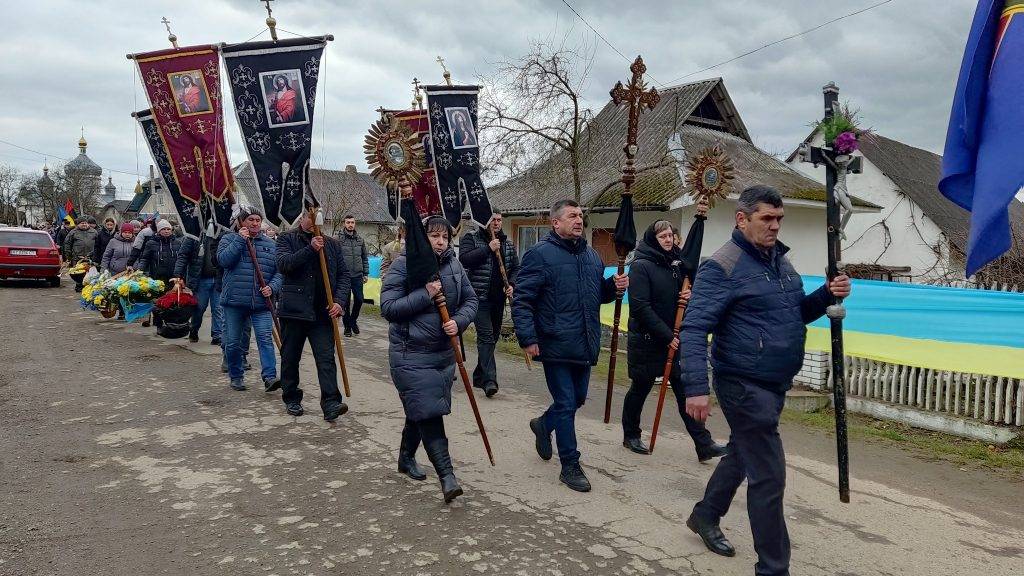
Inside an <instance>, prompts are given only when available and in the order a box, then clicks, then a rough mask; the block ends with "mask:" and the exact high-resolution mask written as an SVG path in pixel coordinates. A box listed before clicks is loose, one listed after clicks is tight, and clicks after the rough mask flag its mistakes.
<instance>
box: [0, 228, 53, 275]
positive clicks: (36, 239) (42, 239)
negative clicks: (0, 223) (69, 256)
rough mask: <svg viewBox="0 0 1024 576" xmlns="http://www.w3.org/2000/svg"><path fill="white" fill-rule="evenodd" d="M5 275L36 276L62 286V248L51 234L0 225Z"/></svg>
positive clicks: (0, 261) (0, 272)
mask: <svg viewBox="0 0 1024 576" xmlns="http://www.w3.org/2000/svg"><path fill="white" fill-rule="evenodd" d="M3 278H33V279H37V280H46V281H47V282H49V283H50V286H54V287H56V286H60V251H58V250H57V245H56V244H54V243H53V239H52V238H50V235H49V234H47V233H46V232H43V231H42V230H31V229H28V228H0V279H3Z"/></svg>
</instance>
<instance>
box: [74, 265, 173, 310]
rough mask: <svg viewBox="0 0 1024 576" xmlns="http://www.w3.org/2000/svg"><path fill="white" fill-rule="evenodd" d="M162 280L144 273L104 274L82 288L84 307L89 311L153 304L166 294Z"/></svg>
mask: <svg viewBox="0 0 1024 576" xmlns="http://www.w3.org/2000/svg"><path fill="white" fill-rule="evenodd" d="M165 290H166V287H165V286H164V282H163V281H162V280H154V279H152V278H150V277H148V276H146V275H144V274H143V273H142V272H132V273H131V274H128V275H125V276H120V275H118V276H111V275H110V274H108V273H106V272H104V273H103V274H100V275H99V276H97V277H96V278H95V279H93V281H92V282H90V283H88V284H85V285H84V286H83V287H82V293H81V303H82V307H83V308H86V309H89V310H100V311H102V310H104V309H110V308H116V307H117V306H118V305H120V306H122V307H129V306H131V305H133V304H141V303H148V302H152V301H153V300H154V299H155V298H157V297H159V296H160V295H161V294H163V293H164V291H165Z"/></svg>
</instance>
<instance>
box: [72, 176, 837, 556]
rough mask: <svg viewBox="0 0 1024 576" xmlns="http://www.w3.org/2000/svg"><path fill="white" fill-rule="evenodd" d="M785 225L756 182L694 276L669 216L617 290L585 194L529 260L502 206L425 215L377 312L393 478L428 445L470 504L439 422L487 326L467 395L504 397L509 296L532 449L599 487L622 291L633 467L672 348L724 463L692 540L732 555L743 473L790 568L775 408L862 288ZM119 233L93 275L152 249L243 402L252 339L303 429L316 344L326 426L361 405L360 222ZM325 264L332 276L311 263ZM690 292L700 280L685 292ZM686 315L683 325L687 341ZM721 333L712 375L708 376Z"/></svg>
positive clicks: (626, 432) (268, 385) (706, 439)
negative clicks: (808, 286)
mask: <svg viewBox="0 0 1024 576" xmlns="http://www.w3.org/2000/svg"><path fill="white" fill-rule="evenodd" d="M707 209H708V206H707V203H706V202H701V203H700V204H698V206H697V207H696V212H695V220H694V222H695V223H701V222H702V221H703V220H705V219H706V214H707ZM783 217H784V207H783V201H782V197H781V195H780V194H779V193H778V192H777V191H775V190H773V189H772V188H769V187H767V186H752V187H750V188H748V189H746V190H744V191H743V192H742V193H741V194H740V196H739V199H738V201H737V207H736V213H735V222H736V228H735V230H734V231H733V234H732V238H731V239H730V240H729V241H728V242H726V244H725V245H724V246H722V247H721V248H720V249H718V250H717V251H716V252H715V253H714V255H713V256H711V257H710V258H709V259H708V260H707V261H706V262H705V263H704V264H702V265H701V266H700V267H699V269H698V270H693V269H691V268H690V266H691V265H690V264H687V262H688V261H692V260H693V259H692V258H688V257H686V256H685V253H687V252H688V251H689V252H693V248H694V247H693V246H692V245H691V244H692V243H693V242H694V239H693V238H692V236H693V234H692V231H691V234H690V236H688V237H687V243H686V244H685V245H683V246H680V245H679V243H680V242H679V240H678V238H679V237H680V236H681V234H680V230H678V229H677V227H676V226H675V225H674V224H673V223H672V222H669V221H667V220H657V221H655V222H653V223H652V224H651V225H650V226H649V227H648V228H647V229H646V231H645V232H644V234H643V236H642V238H640V240H639V242H638V244H637V249H636V251H635V253H634V254H633V256H632V258H631V260H630V269H629V272H628V274H626V275H621V276H620V275H612V276H610V277H607V278H605V276H604V269H605V265H604V263H603V262H602V260H601V258H600V257H599V256H598V254H597V252H596V251H595V250H594V249H593V248H592V247H591V246H589V244H588V242H587V240H586V232H585V231H586V228H585V214H584V210H583V208H582V207H581V206H580V205H579V204H578V203H576V202H574V201H572V200H561V201H558V202H556V203H555V204H554V205H553V206H552V208H551V210H550V213H549V221H550V225H551V231H550V232H549V233H548V235H547V236H546V237H544V238H542V239H541V240H540V241H539V242H538V243H537V244H536V245H534V246H533V247H531V248H529V249H528V250H526V252H525V254H524V255H523V258H522V262H521V263H520V261H519V258H518V255H517V250H516V248H515V246H514V245H513V244H512V243H511V242H510V241H509V240H508V238H507V237H506V235H505V233H504V232H503V230H502V228H501V224H502V214H501V212H500V211H499V210H493V211H492V216H491V220H490V222H489V223H488V226H487V227H486V228H478V229H473V230H470V231H468V232H466V233H465V234H463V235H462V237H461V239H460V242H459V246H458V249H456V247H455V246H454V245H453V242H452V240H453V238H454V237H455V236H454V235H455V231H454V230H453V229H452V227H451V226H450V224H449V222H448V221H447V220H446V219H445V218H443V217H441V216H434V217H430V218H427V219H426V220H425V222H424V229H425V232H426V239H427V242H428V243H429V247H430V249H431V250H432V253H433V257H434V258H436V260H437V269H438V273H437V274H436V275H435V276H434V277H433V278H432V279H431V280H430V281H429V282H427V283H426V284H424V285H415V284H410V282H409V279H410V276H411V275H410V272H409V267H410V266H411V265H414V264H413V263H410V262H409V261H408V259H407V256H408V255H407V254H406V250H405V246H406V244H405V242H403V241H402V240H401V239H396V241H395V243H394V245H393V246H391V250H392V254H393V258H392V261H391V262H389V267H388V268H387V269H386V270H385V271H384V272H383V273H382V289H381V294H380V302H379V304H380V311H381V316H382V317H383V318H384V319H385V320H386V321H387V322H388V323H389V324H390V327H389V331H388V365H389V368H390V374H391V378H392V380H393V383H394V386H395V388H396V390H397V396H398V400H399V402H400V403H401V405H402V408H403V411H404V414H405V419H404V424H403V425H402V430H401V441H400V444H399V446H398V451H397V469H398V471H399V472H400V473H401V474H403V475H405V476H408V477H409V478H411V479H413V480H417V481H422V480H425V479H426V478H427V474H426V472H425V471H424V470H423V469H422V468H421V467H420V465H419V463H418V462H417V460H416V453H417V452H418V450H419V448H420V446H422V447H423V451H424V452H425V453H426V456H427V459H428V460H429V462H430V463H431V465H432V467H433V468H434V471H435V474H436V476H437V479H438V481H439V483H440V486H441V492H442V498H443V500H444V502H445V503H449V502H451V501H453V500H454V499H456V498H457V497H459V496H461V495H462V494H463V492H464V489H463V487H462V486H461V485H460V483H459V481H458V479H457V478H456V476H455V473H454V466H453V464H452V457H451V452H450V448H449V442H448V438H447V436H446V433H445V425H444V417H445V416H448V415H450V414H451V413H452V385H453V382H454V381H456V380H457V379H456V356H455V352H456V350H455V349H454V348H453V346H452V345H451V343H450V341H449V340H450V338H451V337H453V336H461V335H462V334H463V333H464V332H465V331H466V330H467V329H468V328H469V327H470V326H475V332H476V344H477V352H478V355H477V366H476V369H475V370H474V372H473V382H472V384H473V385H474V386H475V387H476V388H478V389H480V390H481V392H482V393H483V395H484V396H486V397H491V396H493V395H494V394H495V393H496V392H497V390H498V383H499V381H500V374H499V370H498V364H497V362H496V360H495V353H496V343H497V342H498V340H499V339H500V338H501V335H502V328H503V326H504V325H505V302H506V300H509V301H510V302H511V320H512V325H513V329H514V333H515V337H516V339H517V340H518V344H519V346H520V347H521V348H522V349H523V351H524V353H525V354H526V355H528V356H529V357H530V358H532V359H534V360H537V361H539V362H541V363H542V365H543V370H544V379H545V382H546V385H547V389H548V391H549V394H550V397H551V405H550V407H549V408H548V409H547V410H546V411H545V412H544V413H543V414H541V415H540V416H538V417H535V418H533V419H530V420H529V422H528V426H529V430H530V433H532V434H533V437H534V441H535V447H536V451H537V454H538V456H539V457H540V458H541V459H542V460H550V459H551V458H552V457H553V456H554V454H555V453H556V452H557V455H558V460H559V463H560V474H559V480H560V482H562V483H563V484H565V485H566V486H567V487H568V488H570V489H572V490H576V491H580V492H587V491H590V490H591V484H590V482H589V480H588V479H587V476H586V473H585V472H584V469H583V466H582V465H581V459H582V447H581V446H580V445H579V443H578V441H577V437H576V430H575V418H576V413H577V411H578V410H579V409H580V407H582V406H583V404H584V403H585V402H586V400H587V396H588V389H589V383H590V377H591V369H592V367H593V366H595V365H596V364H597V360H598V357H599V355H600V354H601V349H602V344H601V342H602V334H601V330H602V329H601V323H600V320H599V317H600V311H599V309H600V306H601V305H602V304H605V303H608V302H611V301H612V300H613V299H614V298H615V295H616V293H617V292H618V291H623V290H626V289H628V290H629V291H630V306H631V307H630V317H629V326H628V328H629V332H628V334H629V341H628V346H627V358H628V363H629V370H628V372H629V377H630V380H631V384H630V386H629V389H628V391H627V392H626V393H625V397H624V400H623V405H622V419H621V427H622V434H623V446H624V447H625V448H626V449H628V450H630V451H631V452H633V453H636V454H641V455H646V454H649V453H650V451H649V449H648V447H647V446H646V445H645V444H644V443H643V442H642V441H641V438H640V435H641V429H640V419H641V411H642V409H643V406H644V404H645V400H646V398H647V397H648V395H649V393H650V392H651V390H652V388H653V387H654V386H655V385H656V384H657V383H658V381H659V380H660V370H661V368H662V366H663V365H664V364H665V359H666V350H671V351H672V353H673V357H672V360H671V361H672V367H671V372H670V374H669V383H668V384H669V385H670V387H671V388H672V392H673V394H674V395H675V397H676V401H677V403H678V406H679V415H680V417H681V418H682V420H683V423H684V425H685V429H686V431H687V432H688V433H689V435H690V437H691V438H692V440H693V443H694V449H695V452H696V456H697V460H698V461H699V462H707V461H709V460H711V459H713V458H718V457H721V458H722V459H721V460H720V462H719V464H718V466H717V467H716V469H715V471H714V473H713V475H712V477H711V479H710V480H709V482H708V486H707V490H706V493H705V496H704V498H703V499H702V500H701V501H700V502H698V503H697V505H696V506H695V507H694V509H693V511H692V514H691V515H690V517H689V519H688V520H687V522H686V524H687V526H688V527H689V528H690V529H691V530H692V531H693V532H695V533H696V534H697V535H698V536H699V537H700V538H701V539H702V540H703V542H704V543H705V545H706V546H707V547H708V549H709V550H711V551H712V552H714V553H716V554H720V555H724V556H733V555H735V549H734V548H733V547H732V545H731V544H730V543H729V541H728V540H727V539H726V538H725V536H724V534H723V533H722V531H721V528H720V525H719V522H720V520H721V518H722V517H723V516H724V515H725V513H726V512H727V511H728V509H729V505H730V502H731V500H732V498H733V496H734V494H735V493H736V491H737V489H738V488H739V485H740V484H741V483H742V481H743V480H744V479H746V480H747V481H748V482H749V488H748V513H749V516H750V522H751V528H752V531H753V534H754V541H755V549H756V552H757V555H758V558H759V560H758V568H757V570H758V572H757V573H758V574H762V573H763V574H784V573H786V569H787V568H786V567H787V566H788V562H789V554H790V544H789V540H788V536H787V533H786V522H785V517H784V515H783V512H782V501H783V494H784V490H785V457H784V452H783V447H782V442H781V437H780V436H779V433H778V423H779V420H778V419H779V414H780V412H781V409H782V405H783V399H784V395H785V391H786V390H787V389H788V388H789V387H790V385H791V382H792V378H793V376H794V375H795V374H796V372H797V371H798V370H799V368H800V365H801V363H802V354H803V344H804V337H805V336H804V335H805V329H804V325H805V324H807V323H809V322H812V321H814V320H815V319H817V318H818V317H820V316H821V315H822V314H824V312H825V307H826V306H827V305H828V303H829V302H830V301H831V300H830V297H831V296H836V297H840V298H842V297H846V296H848V295H849V294H850V281H849V279H848V278H846V277H845V276H839V277H837V278H835V279H834V280H833V281H832V282H831V283H829V284H828V285H827V286H822V287H820V288H817V289H816V290H814V291H813V292H810V293H805V290H804V286H803V284H802V281H801V279H800V276H799V275H798V274H797V273H796V272H795V270H794V269H793V266H792V264H790V262H789V260H788V258H787V256H786V254H787V252H788V251H789V248H788V247H786V246H785V245H784V244H782V243H781V242H780V241H779V240H778V237H779V231H780V228H781V224H782V220H783ZM80 222H81V225H80V226H76V228H75V229H74V230H72V231H71V232H70V233H69V234H68V235H67V238H66V239H65V246H66V247H67V248H68V251H69V252H68V253H69V254H72V255H81V254H85V253H86V252H90V251H91V250H94V249H95V246H92V247H89V246H87V245H86V244H88V242H89V241H90V240H94V238H93V236H94V235H95V233H94V232H93V230H92V229H91V228H89V223H88V220H86V219H83V220H81V221H80ZM109 224H111V226H107V227H105V230H106V231H107V232H110V231H112V230H116V233H114V234H111V235H110V236H111V237H110V238H109V240H106V239H105V240H106V246H105V248H104V250H103V252H102V257H101V260H100V262H99V263H98V265H99V267H100V269H101V270H102V271H105V272H108V273H111V274H117V273H119V272H123V271H125V270H126V269H128V267H129V264H128V262H129V261H130V259H131V257H132V253H133V243H134V244H136V245H139V244H141V249H140V248H134V251H135V252H136V253H138V254H139V255H138V259H137V261H136V262H134V265H135V266H138V267H139V268H140V269H142V270H145V271H146V273H147V274H149V275H150V276H151V277H153V278H156V279H161V280H164V281H165V282H167V284H168V285H169V286H173V285H176V284H177V285H180V286H181V287H182V288H186V289H187V290H188V291H190V292H192V293H193V294H195V295H196V297H197V301H198V302H199V305H198V306H197V308H196V310H195V311H194V313H193V315H192V319H191V329H190V330H189V332H188V337H189V339H190V340H191V341H192V342H196V341H198V337H199V329H200V327H201V326H202V324H203V322H204V316H205V314H206V313H207V311H208V312H209V315H210V322H211V327H210V328H211V329H210V334H211V337H212V340H211V343H212V344H215V345H221V346H222V349H223V363H224V365H225V366H226V372H227V376H228V380H229V386H230V388H231V389H232V390H236V391H243V390H246V389H247V388H248V386H247V384H246V382H245V373H246V371H247V369H248V361H247V360H246V354H247V351H248V348H249V340H250V336H249V333H250V331H251V334H252V336H255V340H256V347H257V350H258V353H259V360H260V362H259V364H260V381H261V383H262V384H263V387H262V388H263V390H264V392H265V393H268V394H270V393H273V392H275V391H276V390H278V389H280V390H281V399H282V402H283V404H284V407H283V408H284V411H285V412H287V413H288V414H289V415H292V416H301V415H303V414H304V412H305V411H304V407H303V405H302V400H303V391H302V388H301V385H300V384H301V382H300V381H301V378H300V371H299V362H300V360H301V358H302V353H303V348H304V347H305V344H306V342H307V341H308V342H309V344H310V349H311V351H312V354H313V359H314V362H315V366H316V373H317V378H318V380H319V387H320V407H321V411H322V414H323V418H324V420H326V421H328V422H335V421H337V420H338V418H339V417H341V416H342V415H344V414H346V413H347V412H348V411H349V409H350V407H349V406H348V404H346V402H345V398H344V396H343V394H342V392H341V391H340V390H339V385H338V365H337V363H336V361H335V355H334V352H335V349H334V345H335V343H334V341H333V337H332V323H334V322H337V321H339V320H341V321H342V322H343V323H344V325H345V327H346V334H351V335H353V336H354V335H358V334H359V331H358V328H357V327H358V324H356V322H355V319H354V318H353V317H354V316H355V315H356V314H358V306H353V304H352V300H353V299H355V298H359V299H361V297H362V291H361V287H362V284H363V282H365V281H366V278H368V276H369V264H368V261H367V259H366V248H365V243H364V242H363V241H362V239H361V238H359V236H358V235H357V232H356V221H355V219H354V218H353V217H351V216H346V217H345V218H344V220H343V228H342V230H341V231H340V233H339V237H338V238H334V237H330V236H325V235H323V234H322V233H321V234H318V232H319V229H317V228H316V227H315V226H314V213H313V212H307V213H305V214H303V216H302V217H300V219H299V220H298V221H297V225H296V226H294V227H293V228H291V229H289V230H286V231H284V232H283V233H282V234H280V235H279V236H277V238H276V240H272V239H271V238H269V237H268V235H267V234H266V230H267V227H265V226H264V221H263V217H262V214H261V213H260V211H259V210H258V209H257V208H254V207H251V206H239V207H237V208H236V211H235V214H234V229H233V230H232V231H231V232H227V233H225V234H222V235H220V236H219V237H208V236H205V235H204V236H203V237H202V238H201V239H200V240H195V239H191V238H186V239H185V240H181V239H179V238H178V237H177V236H176V235H175V231H174V226H173V225H172V224H171V223H170V222H169V221H168V220H165V219H161V220H159V221H157V222H155V223H151V224H152V226H151V227H150V228H146V229H151V230H155V232H154V233H153V234H150V235H147V238H146V240H145V241H143V242H142V243H138V242H137V240H136V234H135V227H134V226H133V224H132V223H128V222H126V223H123V224H121V225H120V226H117V224H116V222H111V223H109ZM698 244H699V243H698ZM697 249H698V250H699V246H698V248H697ZM93 253H94V252H93ZM321 254H322V255H323V256H324V260H323V262H324V267H321V266H320V265H319V263H318V258H319V257H320V255H321ZM691 256H692V254H691ZM325 274H326V276H325ZM687 278H695V279H694V281H693V283H692V288H691V286H690V282H689V281H686V279H687ZM762 279H764V280H763V281H762ZM325 280H326V281H325ZM684 284H685V286H684ZM681 289H682V293H681V295H680V290H681ZM327 290H330V298H328V292H327ZM677 296H679V297H678V298H677ZM439 297H441V298H442V299H443V300H444V301H445V302H446V306H447V311H448V312H447V313H450V318H449V319H448V320H447V321H442V316H441V315H440V313H439V309H438V308H437V307H436V306H435V303H436V300H437V299H438V298H439ZM677 301H679V302H681V304H680V305H681V306H682V307H683V309H685V311H686V314H685V321H684V322H683V323H682V326H681V328H680V330H679V332H678V336H675V334H674V332H673V316H674V315H675V311H676V305H677ZM328 302H330V304H328ZM156 321H157V322H159V319H158V317H157V319H156ZM709 335H712V336H713V340H712V346H711V354H710V362H711V374H713V379H712V378H710V377H709V371H708V363H707V357H708V346H707V341H708V336H709ZM275 339H277V341H278V344H277V345H278V347H279V349H275ZM278 359H280V374H279V373H278ZM460 359H461V356H460ZM709 382H713V386H714V389H715V392H716V397H717V398H718V403H719V405H720V407H721V410H722V412H723V414H724V415H725V418H726V420H727V421H728V423H729V425H730V429H731V433H730V436H729V442H728V444H727V445H722V444H719V443H717V442H716V441H715V440H714V438H713V437H712V435H711V434H710V432H709V431H708V430H707V429H706V428H705V425H704V422H705V421H706V419H707V417H708V415H709V414H710V412H711V403H710V399H709V394H710V390H711V384H710V383H709ZM513 393H514V392H513ZM353 409H355V410H358V409H359V407H358V406H354V407H353ZM523 433H524V434H525V433H526V427H525V426H524V429H523ZM552 437H553V438H554V442H552ZM556 448H557V450H556ZM638 465H640V463H639V462H638Z"/></svg>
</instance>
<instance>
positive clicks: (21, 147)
mask: <svg viewBox="0 0 1024 576" xmlns="http://www.w3.org/2000/svg"><path fill="white" fill-rule="evenodd" d="M0 144H7V145H8V146H13V147H15V148H18V149H19V150H24V151H25V152H31V153H33V154H38V155H40V156H42V157H44V158H56V159H57V160H63V161H64V162H70V161H71V160H72V158H65V157H64V156H58V155H57V154H47V153H46V152H40V151H39V150H33V149H32V148H26V147H24V146H19V145H18V144H15V143H14V142H8V141H7V140H3V139H0ZM103 171H104V172H115V173H117V174H125V175H126V176H133V177H138V174H136V173H135V172H128V171H126V170H114V169H113V168H104V169H103Z"/></svg>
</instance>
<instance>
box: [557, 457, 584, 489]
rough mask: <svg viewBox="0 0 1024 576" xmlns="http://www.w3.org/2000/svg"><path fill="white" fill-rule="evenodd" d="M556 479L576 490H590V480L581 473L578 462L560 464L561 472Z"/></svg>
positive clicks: (581, 469)
mask: <svg viewBox="0 0 1024 576" xmlns="http://www.w3.org/2000/svg"><path fill="white" fill-rule="evenodd" d="M558 479H559V480H561V481H562V484H565V485H566V486H568V487H569V488H572V489H573V490H575V491H577V492H590V480H587V475H586V474H584V473H583V468H582V467H580V464H579V462H576V463H573V464H569V465H567V466H562V473H561V474H559V475H558Z"/></svg>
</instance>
